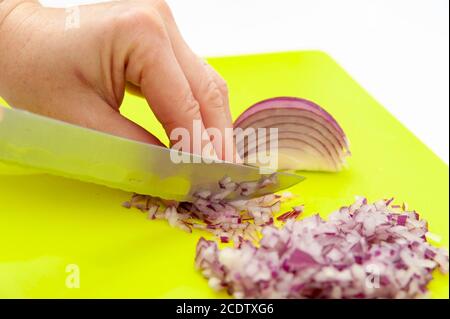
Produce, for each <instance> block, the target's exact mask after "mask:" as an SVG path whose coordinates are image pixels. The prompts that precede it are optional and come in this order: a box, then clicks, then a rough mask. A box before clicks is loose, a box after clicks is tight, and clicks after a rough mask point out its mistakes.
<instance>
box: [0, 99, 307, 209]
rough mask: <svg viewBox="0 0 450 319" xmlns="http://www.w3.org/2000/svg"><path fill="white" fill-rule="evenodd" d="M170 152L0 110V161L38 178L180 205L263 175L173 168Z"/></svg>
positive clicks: (211, 167)
mask: <svg viewBox="0 0 450 319" xmlns="http://www.w3.org/2000/svg"><path fill="white" fill-rule="evenodd" d="M171 152H175V151H174V150H171V149H168V148H164V147H160V146H155V145H151V144H146V143H141V142H136V141H132V140H128V139H126V138H122V137H117V136H113V135H110V134H106V133H103V132H99V131H95V130H92V129H87V128H83V127H79V126H76V125H72V124H69V123H66V122H62V121H58V120H55V119H51V118H47V117H44V116H41V115H37V114H33V113H30V112H27V111H23V110H18V109H10V108H5V107H0V160H1V161H4V162H6V163H12V164H19V165H21V166H25V167H28V168H33V169H38V170H39V171H41V172H43V173H48V174H53V175H58V176H63V177H68V178H73V179H77V180H81V181H84V182H92V183H96V184H101V185H104V186H108V187H111V188H118V189H122V190H125V191H130V192H135V193H139V194H146V195H152V196H157V197H161V198H166V199H174V200H183V201H190V200H192V199H193V197H192V196H193V194H194V193H195V192H197V191H199V190H211V191H214V190H215V189H216V188H218V186H217V185H218V181H219V180H221V179H222V178H224V177H225V176H228V177H230V178H231V179H232V180H233V181H235V182H238V183H240V182H246V181H257V180H260V179H261V177H263V176H265V175H264V174H261V172H260V170H259V168H257V167H252V166H248V165H240V164H233V163H228V162H223V161H221V162H214V163H210V164H208V163H205V162H204V161H202V159H201V158H197V161H195V160H194V157H196V155H193V154H187V153H184V154H183V156H189V157H190V162H189V163H175V162H174V161H172V160H171ZM172 155H173V154H172ZM193 162H194V163H193ZM195 162H199V163H195ZM303 179H304V178H303V177H301V176H298V175H294V174H288V173H284V172H277V173H276V183H275V184H273V185H269V186H268V187H266V188H264V190H261V191H257V192H256V193H254V194H252V195H249V196H240V197H241V198H242V197H249V198H250V197H255V196H258V195H262V194H263V192H264V193H269V192H270V193H272V192H277V191H279V190H282V189H286V188H288V187H290V186H293V185H295V184H297V183H299V182H301V181H302V180H303Z"/></svg>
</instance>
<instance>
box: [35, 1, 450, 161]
mask: <svg viewBox="0 0 450 319" xmlns="http://www.w3.org/2000/svg"><path fill="white" fill-rule="evenodd" d="M90 2H95V1H93V0H65V1H64V0H41V3H43V4H45V5H51V6H68V5H75V4H82V3H90ZM97 2H99V1H97ZM167 2H168V3H169V4H170V5H171V7H172V10H173V12H174V15H175V17H176V19H177V22H178V25H179V27H180V29H181V31H182V33H183V35H184V36H185V38H186V40H187V41H188V43H189V44H190V45H191V47H192V48H193V49H194V51H196V52H197V53H198V54H200V55H204V56H220V55H231V54H240V53H254V52H268V51H283V50H295V49H320V50H323V51H326V52H327V53H329V54H330V55H331V56H333V57H334V58H335V59H336V60H337V61H338V62H339V63H340V64H341V65H342V66H343V67H344V68H345V69H346V70H347V71H348V72H349V73H350V74H351V75H352V76H353V77H354V78H355V79H356V80H357V81H358V82H359V83H360V84H361V85H362V86H363V87H364V88H365V89H367V90H368V91H369V92H370V93H371V94H372V95H373V96H374V97H375V98H376V99H377V100H378V101H379V102H380V103H381V104H382V105H384V106H385V107H386V108H387V109H388V110H389V111H390V112H391V113H393V114H394V115H395V116H396V117H397V118H398V119H399V120H400V121H402V122H403V123H404V124H405V125H406V126H407V127H408V128H409V129H410V130H411V131H412V132H413V133H414V134H416V135H417V136H418V137H419V138H420V139H421V140H422V141H424V142H425V143H426V144H427V145H428V146H429V147H430V148H431V149H432V150H433V151H434V152H435V153H437V154H438V155H439V156H440V157H441V158H442V159H443V160H444V161H446V162H447V163H448V160H449V1H448V0H167Z"/></svg>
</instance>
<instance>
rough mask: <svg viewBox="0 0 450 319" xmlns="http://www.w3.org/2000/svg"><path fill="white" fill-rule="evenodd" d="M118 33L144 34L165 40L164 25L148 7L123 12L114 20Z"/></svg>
mask: <svg viewBox="0 0 450 319" xmlns="http://www.w3.org/2000/svg"><path fill="white" fill-rule="evenodd" d="M115 21H116V26H117V28H118V29H119V30H120V31H125V32H126V33H127V34H141V33H145V34H148V35H151V36H153V37H156V38H160V39H162V38H165V37H166V32H165V25H164V23H163V21H162V20H161V17H160V16H159V14H158V13H157V12H156V11H155V10H154V9H152V8H149V7H132V8H128V9H127V10H125V11H123V12H122V13H121V14H120V15H119V16H118V17H116V19H115Z"/></svg>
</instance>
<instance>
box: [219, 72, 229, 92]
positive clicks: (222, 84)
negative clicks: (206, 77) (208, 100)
mask: <svg viewBox="0 0 450 319" xmlns="http://www.w3.org/2000/svg"><path fill="white" fill-rule="evenodd" d="M216 83H217V86H218V88H219V91H220V92H221V93H222V95H224V96H227V95H228V93H229V90H228V83H227V82H226V81H225V80H224V79H223V78H222V77H220V76H218V77H217V80H216Z"/></svg>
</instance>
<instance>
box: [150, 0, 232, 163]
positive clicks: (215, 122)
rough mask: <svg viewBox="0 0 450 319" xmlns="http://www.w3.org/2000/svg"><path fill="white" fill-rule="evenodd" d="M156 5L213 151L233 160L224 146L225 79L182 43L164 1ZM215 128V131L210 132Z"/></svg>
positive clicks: (227, 139) (227, 119) (228, 138)
mask: <svg viewBox="0 0 450 319" xmlns="http://www.w3.org/2000/svg"><path fill="white" fill-rule="evenodd" d="M157 5H158V7H157V10H158V12H159V13H160V15H161V16H162V17H163V20H164V23H165V25H166V27H167V32H168V35H169V37H170V41H171V45H172V48H173V51H174V53H175V56H176V59H177V61H178V62H179V64H180V66H181V68H182V70H183V72H184V74H185V76H186V79H187V81H188V83H189V85H190V87H191V89H192V93H193V95H194V97H195V98H196V99H197V101H198V102H199V106H200V113H201V116H202V119H203V123H204V125H205V127H206V128H207V129H210V135H212V136H211V138H212V143H213V145H214V148H215V150H216V153H217V155H218V157H219V158H221V159H226V158H225V157H226V156H225V155H226V154H227V153H231V154H228V157H229V158H228V160H230V161H233V155H232V154H233V152H232V151H231V152H230V151H229V152H227V146H228V149H230V150H234V142H233V138H232V132H231V130H232V128H233V123H232V119H231V113H230V108H229V101H228V90H227V87H226V83H225V81H224V80H223V79H222V78H221V77H220V76H219V75H218V74H217V73H216V72H215V71H214V70H213V69H212V68H211V67H210V66H209V65H208V64H207V63H206V62H205V61H204V60H203V59H201V58H200V57H198V56H197V55H196V54H194V53H193V52H192V50H191V49H190V48H189V46H188V45H187V44H186V42H185V41H184V39H183V38H182V36H181V34H180V32H179V30H178V27H177V26H176V23H175V20H174V18H173V16H172V14H171V11H170V9H169V7H168V6H167V4H165V2H164V1H158V2H157ZM226 128H228V130H226ZM215 131H216V133H217V134H212V133H214V132H215ZM213 135H214V136H213ZM227 144H229V145H227ZM230 155H231V156H230ZM230 157H231V158H230Z"/></svg>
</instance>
